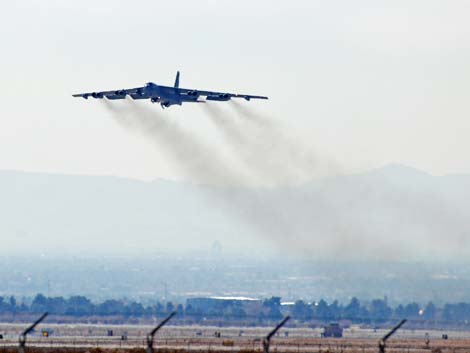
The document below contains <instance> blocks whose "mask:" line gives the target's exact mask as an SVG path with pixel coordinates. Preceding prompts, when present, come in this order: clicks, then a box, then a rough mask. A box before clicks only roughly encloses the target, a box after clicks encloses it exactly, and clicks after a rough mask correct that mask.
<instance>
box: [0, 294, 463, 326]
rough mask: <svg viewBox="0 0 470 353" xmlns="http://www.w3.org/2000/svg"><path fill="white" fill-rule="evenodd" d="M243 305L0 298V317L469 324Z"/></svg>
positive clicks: (426, 315) (348, 309)
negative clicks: (46, 314)
mask: <svg viewBox="0 0 470 353" xmlns="http://www.w3.org/2000/svg"><path fill="white" fill-rule="evenodd" d="M245 304H246V303H244V302H243V301H233V300H232V301H223V300H222V301H219V302H218V304H217V305H211V306H208V307H207V308H201V307H197V308H195V307H193V306H192V305H191V304H190V303H186V304H181V303H179V304H174V303H172V302H170V301H168V302H165V303H160V302H155V303H154V304H149V305H143V304H142V303H139V302H135V301H132V300H117V299H109V300H105V301H102V302H100V303H94V302H93V301H91V300H90V299H88V298H87V297H85V296H71V297H69V298H64V297H46V296H44V295H43V294H37V295H36V296H35V297H34V298H33V299H32V300H31V301H30V302H29V303H26V302H21V303H19V302H18V301H17V299H16V298H15V297H14V296H11V297H1V296H0V314H21V313H26V314H38V313H42V312H46V311H47V312H49V313H50V314H53V315H60V316H71V317H80V318H83V317H91V316H101V317H107V316H122V317H136V318H145V317H154V316H163V315H166V314H168V313H170V312H173V311H176V312H177V313H178V317H179V318H180V319H187V320H191V321H200V320H207V319H218V320H224V321H230V320H234V321H236V320H243V321H247V320H249V321H255V322H257V323H262V322H263V321H264V320H277V319H279V318H282V317H283V316H285V315H291V316H292V318H293V319H295V320H297V321H299V322H309V321H314V320H317V321H323V322H328V321H341V320H348V321H350V322H352V323H380V322H388V321H390V320H395V319H402V318H408V319H409V320H414V321H422V322H452V323H467V322H470V303H456V304H444V305H442V306H440V307H438V306H436V305H434V304H433V303H432V302H429V303H427V304H426V305H420V304H418V303H415V302H412V303H408V304H400V305H397V306H395V307H392V306H390V305H389V304H388V302H387V300H386V299H374V300H371V301H365V302H361V301H360V300H359V299H357V298H352V299H351V300H350V302H349V303H347V304H342V303H339V302H338V301H333V302H331V303H328V302H327V301H325V300H323V299H321V300H319V301H312V302H305V301H303V300H297V301H296V302H295V303H281V298H280V297H272V298H269V299H265V300H263V301H261V302H260V304H259V305H258V306H253V305H245Z"/></svg>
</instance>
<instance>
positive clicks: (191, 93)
mask: <svg viewBox="0 0 470 353" xmlns="http://www.w3.org/2000/svg"><path fill="white" fill-rule="evenodd" d="M186 94H187V95H188V96H190V97H199V93H198V92H197V91H189V92H188V93H186Z"/></svg>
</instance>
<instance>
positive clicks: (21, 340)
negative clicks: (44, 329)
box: [18, 312, 48, 353]
mask: <svg viewBox="0 0 470 353" xmlns="http://www.w3.org/2000/svg"><path fill="white" fill-rule="evenodd" d="M47 315H48V313H47V312H45V313H44V314H42V315H41V317H40V318H39V319H37V320H36V321H35V322H34V323H33V324H32V325H30V326H29V327H28V328H27V329H26V330H24V331H23V332H22V333H21V335H20V337H19V345H18V353H25V347H26V336H27V335H28V333H30V332H31V331H33V330H34V328H35V327H36V326H37V325H39V324H40V323H41V321H42V320H44V319H45V318H46V316H47Z"/></svg>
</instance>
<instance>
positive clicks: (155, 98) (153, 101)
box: [150, 97, 160, 103]
mask: <svg viewBox="0 0 470 353" xmlns="http://www.w3.org/2000/svg"><path fill="white" fill-rule="evenodd" d="M150 101H151V102H152V103H158V102H159V101H160V98H159V97H152V98H150Z"/></svg>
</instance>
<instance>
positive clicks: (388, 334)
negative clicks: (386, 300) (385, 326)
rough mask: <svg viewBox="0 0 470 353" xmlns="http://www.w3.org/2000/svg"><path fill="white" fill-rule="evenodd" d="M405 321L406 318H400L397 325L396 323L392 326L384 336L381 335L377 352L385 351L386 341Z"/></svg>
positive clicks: (383, 352) (382, 352)
mask: <svg viewBox="0 0 470 353" xmlns="http://www.w3.org/2000/svg"><path fill="white" fill-rule="evenodd" d="M405 322H406V319H403V320H401V321H400V322H399V323H398V325H396V326H395V327H394V328H392V329H391V330H390V331H389V332H388V333H387V334H386V335H385V336H383V337H382V339H381V340H380V341H379V353H385V345H386V343H387V340H388V339H389V338H390V337H391V336H392V335H393V334H394V333H395V332H397V331H398V329H399V328H400V327H402V326H403V324H404V323H405Z"/></svg>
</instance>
